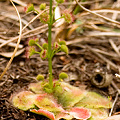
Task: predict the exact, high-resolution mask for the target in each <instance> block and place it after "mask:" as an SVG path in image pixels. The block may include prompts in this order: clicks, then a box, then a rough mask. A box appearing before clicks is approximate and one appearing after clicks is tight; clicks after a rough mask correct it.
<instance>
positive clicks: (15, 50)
mask: <svg viewBox="0 0 120 120" xmlns="http://www.w3.org/2000/svg"><path fill="white" fill-rule="evenodd" d="M10 2H11V3H12V5H13V6H14V8H15V10H16V12H17V14H18V18H19V22H20V34H19V38H18V41H17V45H16V47H15V49H14V52H13V55H12V57H11V59H10V60H9V62H8V64H7V66H6V68H5V69H4V71H3V73H2V74H1V76H0V80H1V79H2V77H3V76H4V74H5V73H6V71H7V69H8V68H9V66H10V64H11V62H12V60H13V58H14V56H15V54H16V52H17V49H18V46H19V43H20V40H21V35H22V21H21V17H20V14H19V12H18V10H17V8H16V6H15V5H14V3H13V2H12V0H10Z"/></svg>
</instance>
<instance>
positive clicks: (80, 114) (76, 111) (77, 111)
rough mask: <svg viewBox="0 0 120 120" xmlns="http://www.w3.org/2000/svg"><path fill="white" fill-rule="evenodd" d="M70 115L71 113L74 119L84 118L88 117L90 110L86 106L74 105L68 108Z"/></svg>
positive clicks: (84, 119)
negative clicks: (78, 106)
mask: <svg viewBox="0 0 120 120" xmlns="http://www.w3.org/2000/svg"><path fill="white" fill-rule="evenodd" d="M69 113H70V115H72V116H73V117H74V118H76V119H83V120H86V119H88V118H90V116H91V112H90V111H89V110H88V109H87V108H77V107H74V108H72V109H71V110H70V112H69Z"/></svg>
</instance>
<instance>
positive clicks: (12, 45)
mask: <svg viewBox="0 0 120 120" xmlns="http://www.w3.org/2000/svg"><path fill="white" fill-rule="evenodd" d="M5 42H6V40H3V39H0V43H5ZM16 45H17V44H16V43H13V42H11V43H9V44H8V46H11V47H16ZM18 48H23V45H21V44H19V46H18Z"/></svg>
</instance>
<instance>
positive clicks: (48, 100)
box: [34, 93, 64, 112]
mask: <svg viewBox="0 0 120 120" xmlns="http://www.w3.org/2000/svg"><path fill="white" fill-rule="evenodd" d="M34 104H35V105H36V106H37V107H38V108H40V109H44V110H48V111H50V112H60V111H64V110H63V108H62V107H61V106H60V105H59V104H57V102H56V100H55V99H54V98H53V96H50V95H49V94H47V93H46V94H41V95H39V96H37V97H36V99H35V101H34Z"/></svg>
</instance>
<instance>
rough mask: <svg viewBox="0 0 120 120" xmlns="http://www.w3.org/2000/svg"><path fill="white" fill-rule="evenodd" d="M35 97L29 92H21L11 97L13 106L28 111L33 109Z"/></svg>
mask: <svg viewBox="0 0 120 120" xmlns="http://www.w3.org/2000/svg"><path fill="white" fill-rule="evenodd" d="M36 97H37V95H36V94H34V93H32V92H30V91H23V92H20V93H19V94H17V95H16V96H15V97H13V100H12V102H13V105H14V106H15V107H17V108H19V109H21V110H24V111H26V110H28V109H30V108H34V107H35V105H34V101H35V99H36Z"/></svg>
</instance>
